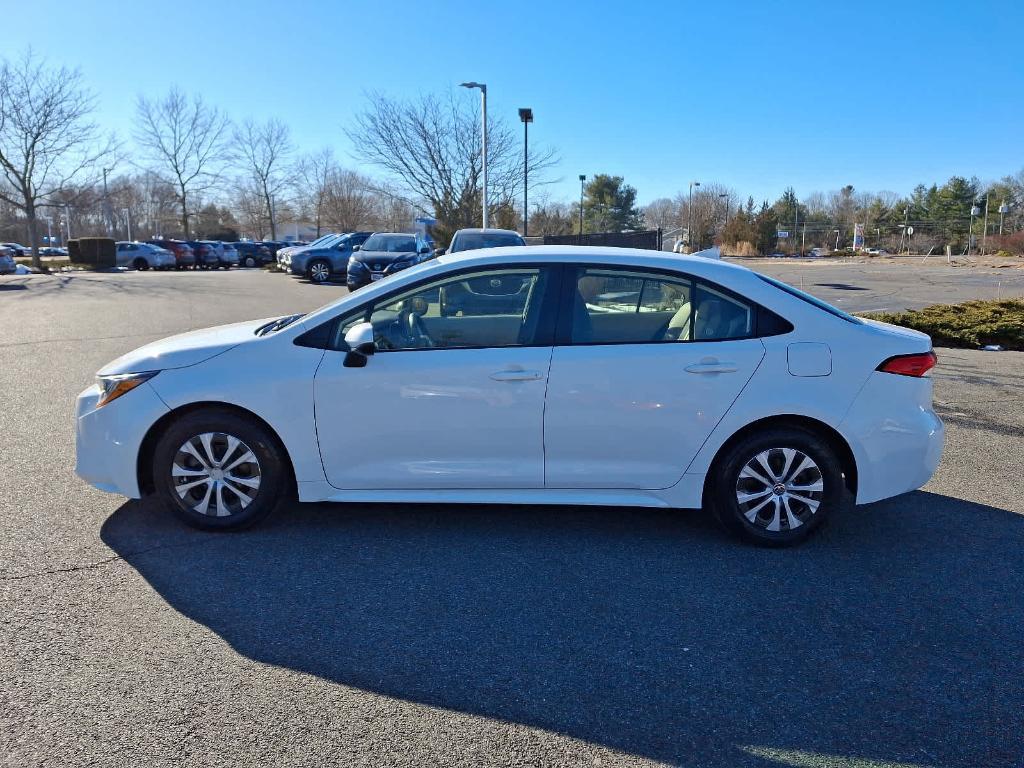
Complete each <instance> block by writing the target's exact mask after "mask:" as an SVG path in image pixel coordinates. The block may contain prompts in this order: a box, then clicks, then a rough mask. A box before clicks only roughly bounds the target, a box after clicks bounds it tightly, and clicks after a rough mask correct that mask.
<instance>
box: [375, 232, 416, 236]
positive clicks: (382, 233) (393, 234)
mask: <svg viewBox="0 0 1024 768" xmlns="http://www.w3.org/2000/svg"><path fill="white" fill-rule="evenodd" d="M373 234H375V235H384V236H385V237H416V235H414V234H413V233H412V232H374V233H373Z"/></svg>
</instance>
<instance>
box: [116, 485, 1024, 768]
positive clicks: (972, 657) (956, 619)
mask: <svg viewBox="0 0 1024 768" xmlns="http://www.w3.org/2000/svg"><path fill="white" fill-rule="evenodd" d="M101 536H102V539H103V541H104V542H105V543H106V544H107V545H109V546H110V547H111V548H112V549H113V550H114V551H115V552H117V553H118V554H119V555H121V556H122V557H123V558H124V560H126V561H127V562H128V563H129V564H130V565H131V566H133V567H134V568H135V569H136V570H137V571H138V572H139V574H141V575H142V576H143V577H144V578H145V579H146V581H147V582H148V583H149V584H151V585H152V586H153V588H154V589H155V590H156V591H157V592H158V593H159V594H160V595H161V596H162V597H163V599H165V600H166V601H167V602H168V604H169V605H171V606H172V607H173V608H174V609H176V610H177V611H179V612H180V613H181V614H183V615H184V616H186V617H188V618H189V619H191V620H193V621H197V622H200V623H202V624H204V625H205V626H207V627H208V628H209V629H211V630H212V631H213V632H215V633H216V634H217V635H219V636H220V637H222V638H223V639H224V640H225V641H227V642H228V643H229V644H230V645H231V646H232V647H233V648H234V649H235V650H237V652H239V653H241V654H243V655H245V656H246V657H248V658H251V659H253V660H255V661H258V662H262V663H266V664H273V665H278V666H281V667H286V668H289V669H293V670H296V671H299V672H303V673H307V674H312V675H317V676H319V677H321V678H324V679H327V680H331V681H334V682H337V683H340V684H344V685H347V686H355V687H358V688H360V689H364V690H367V691H373V692H376V693H379V694H382V695H386V696H391V697H399V698H402V699H406V700H410V701H414V702H420V703H423V704H427V705H431V706H436V707H443V708H448V709H452V710H457V711H460V712H468V713H472V714H475V715H481V716H485V717H488V718H496V719H500V720H505V721H512V722H516V723H522V724H525V725H528V726H533V727H538V728H543V729H548V730H550V731H554V732H558V733H562V734H567V735H569V736H571V737H574V738H577V739H583V740H585V741H588V742H593V743H598V744H604V745H607V746H609V747H612V748H614V749H617V750H622V751H625V752H629V753H632V754H635V755H641V756H644V757H647V758H652V759H657V760H663V761H667V762H671V763H682V764H686V765H691V764H700V765H706V766H730V767H731V766H743V765H750V766H770V765H771V766H777V765H809V764H812V762H813V761H814V759H815V758H813V755H832V756H837V759H838V757H839V756H841V757H843V758H850V759H860V760H876V761H890V760H891V761H896V762H902V763H909V764H912V765H919V764H921V765H934V764H940V765H944V766H974V765H1001V764H1011V763H1012V762H1013V761H1015V760H1019V758H1020V754H1021V752H1020V750H1021V737H1020V734H1021V733H1022V732H1024V722H1022V721H1024V715H1022V712H1024V707H1022V706H1021V705H1022V703H1024V680H1022V677H1021V675H1020V670H1021V669H1024V645H1022V644H1021V642H1020V637H1021V629H1022V610H1021V606H1022V602H1024V571H1022V569H1021V567H1020V565H1021V552H1022V551H1024V517H1022V516H1020V515H1016V514H1014V513H1012V512H1009V511H1006V510H1002V509H997V508H994V507H988V506H984V505H980V504H974V503H970V502H966V501H961V500H958V499H954V498H950V497H947V496H941V495H937V494H932V493H925V492H916V493H913V494H909V495H907V496H904V497H901V498H898V499H894V500H890V501H887V502H883V503H878V504H873V505H869V506H866V507H860V508H857V509H856V510H851V511H850V512H848V513H847V514H845V515H843V516H841V517H840V518H838V519H836V520H833V521H832V522H831V524H830V525H829V526H828V527H827V528H825V529H824V530H822V531H821V532H819V535H817V536H816V537H814V538H813V539H812V540H810V541H809V542H807V543H806V544H805V545H804V546H802V547H799V548H796V549H789V550H767V549H759V548H755V547H751V546H745V545H742V544H738V543H736V542H734V541H733V540H731V539H729V538H728V537H726V536H725V535H724V534H723V533H721V532H720V531H719V529H718V527H717V526H716V525H715V524H714V523H713V522H712V521H710V520H709V519H707V517H706V516H705V515H703V514H702V513H699V512H680V511H667V510H646V509H618V508H581V507H509V506H440V505H402V506H397V505H395V506H393V505H347V506H339V505H324V504H320V505H299V504H295V505H291V506H290V507H289V508H288V509H286V510H284V511H283V513H279V514H278V515H277V516H276V517H275V518H273V519H272V520H270V521H268V522H267V523H266V524H264V525H263V526H262V527H260V528H257V529H255V530H252V531H247V532H244V533H241V534H204V533H200V532H197V531H192V530H189V529H186V528H184V527H182V526H180V525H178V524H177V523H176V522H175V521H173V520H172V519H170V518H169V517H168V516H166V515H165V514H164V513H162V512H159V511H157V510H155V509H154V508H153V505H151V504H149V503H146V502H129V503H127V504H125V505H123V506H122V507H121V508H119V509H118V510H117V511H116V512H115V513H114V514H113V515H112V516H111V517H110V518H109V519H108V520H107V521H106V522H105V523H104V525H103V528H102V532H101ZM794 755H796V757H794ZM698 756H699V757H698ZM801 756H803V757H801ZM808 756H811V757H808ZM794 760H795V761H796V762H794ZM801 760H803V762H801ZM807 760H811V761H812V762H807ZM813 764H818V763H817V762H814V763H813Z"/></svg>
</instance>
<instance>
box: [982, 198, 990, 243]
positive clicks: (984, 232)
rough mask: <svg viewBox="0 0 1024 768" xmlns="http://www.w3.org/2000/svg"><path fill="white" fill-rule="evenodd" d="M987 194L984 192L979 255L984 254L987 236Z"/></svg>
mask: <svg viewBox="0 0 1024 768" xmlns="http://www.w3.org/2000/svg"><path fill="white" fill-rule="evenodd" d="M988 195H989V193H988V192H986V193H985V223H984V224H983V225H982V228H981V255H982V256H984V255H985V239H986V238H987V237H988Z"/></svg>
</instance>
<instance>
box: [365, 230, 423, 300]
mask: <svg viewBox="0 0 1024 768" xmlns="http://www.w3.org/2000/svg"><path fill="white" fill-rule="evenodd" d="M429 256H430V249H429V248H428V247H426V246H425V245H424V246H419V245H418V244H417V242H416V236H415V235H410V234H407V233H402V232H374V233H373V234H372V235H370V236H369V237H368V238H367V239H366V241H365V242H364V243H363V244H362V245H360V246H356V248H355V249H354V253H353V254H352V257H351V258H350V259H349V260H348V267H347V269H346V276H345V283H346V285H348V289H349V290H350V291H354V290H356V289H358V288H362V287H363V286H364V285H369V284H370V283H372V282H374V281H376V280H381V279H383V278H385V277H387V276H388V275H393V274H395V273H396V272H400V271H401V270H403V269H408V268H409V267H412V266H414V265H416V264H419V263H420V262H421V261H423V260H424V259H425V258H429Z"/></svg>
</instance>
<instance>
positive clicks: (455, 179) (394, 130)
mask: <svg viewBox="0 0 1024 768" xmlns="http://www.w3.org/2000/svg"><path fill="white" fill-rule="evenodd" d="M469 105H473V106H469ZM348 135H349V138H350V139H351V140H352V142H353V144H354V145H355V147H356V152H357V153H358V154H359V156H360V157H361V158H362V159H363V160H365V161H366V162H369V163H373V164H374V165H377V166H378V167H380V168H383V169H384V170H385V171H386V172H387V173H388V174H389V175H390V176H391V177H392V178H393V179H394V180H395V182H396V183H397V185H398V187H399V189H400V191H401V193H402V194H404V195H405V196H407V198H408V200H409V201H410V202H412V203H419V204H422V205H423V206H425V207H429V208H430V209H432V210H433V212H434V215H435V216H436V218H437V219H438V225H439V226H438V227H437V230H436V231H438V232H439V233H440V236H441V239H443V237H444V234H445V233H446V232H447V231H449V230H454V229H458V228H460V227H469V226H473V225H475V224H477V223H478V222H479V211H480V201H481V195H482V190H481V183H482V170H483V168H482V163H481V136H480V113H479V112H478V111H477V108H476V101H475V100H467V99H462V100H459V99H456V98H454V97H452V96H449V98H448V99H447V100H442V99H439V98H438V97H436V96H429V95H428V96H423V97H421V98H420V99H419V100H418V101H415V102H411V101H410V102H405V101H397V100H393V99H390V98H387V97H385V96H381V95H373V96H372V97H371V102H370V106H369V108H368V109H367V110H366V111H365V112H363V113H362V114H360V115H358V116H357V117H356V119H355V122H354V127H353V128H352V129H351V130H350V131H349V132H348ZM487 135H488V146H487V154H488V168H487V175H488V179H487V181H488V187H489V189H488V200H489V202H491V203H493V205H494V206H495V207H496V208H497V207H500V206H503V205H508V204H513V203H514V201H516V200H517V199H518V197H519V194H520V193H521V191H522V184H523V164H524V158H523V152H522V145H521V144H520V143H519V138H518V133H514V132H513V131H512V130H510V129H509V127H508V126H507V125H506V124H505V123H504V122H502V121H500V120H496V119H491V118H489V119H488V128H487ZM527 162H528V167H529V176H530V186H531V188H532V187H534V186H538V185H540V184H543V183H544V181H545V179H544V172H545V171H546V170H547V169H549V168H550V167H551V166H552V165H554V163H555V155H554V153H553V152H552V151H550V150H538V149H533V150H531V154H530V157H529V160H528V161H527Z"/></svg>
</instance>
